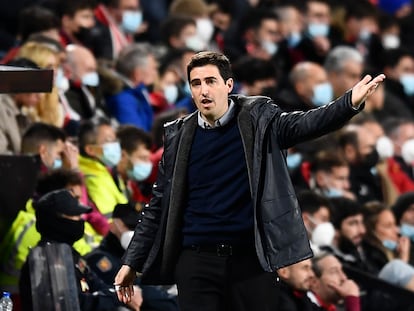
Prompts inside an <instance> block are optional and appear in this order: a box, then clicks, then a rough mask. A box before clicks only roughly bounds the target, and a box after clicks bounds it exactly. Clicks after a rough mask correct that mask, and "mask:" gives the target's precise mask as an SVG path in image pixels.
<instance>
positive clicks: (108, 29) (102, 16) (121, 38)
mask: <svg viewBox="0 0 414 311" xmlns="http://www.w3.org/2000/svg"><path fill="white" fill-rule="evenodd" d="M95 18H96V23H95V26H94V27H93V28H92V29H91V30H90V31H89V32H88V33H87V34H85V36H84V38H82V39H81V40H80V41H81V42H82V43H83V45H85V46H86V47H87V48H89V49H90V50H91V51H92V53H93V54H94V55H95V57H96V58H103V59H106V60H114V59H116V58H117V57H118V54H119V53H120V52H121V50H122V49H123V48H125V47H127V46H128V45H130V44H131V43H132V42H134V36H136V35H139V34H142V33H144V32H145V31H146V30H147V27H148V25H147V23H146V22H144V19H143V14H142V10H141V6H140V1H139V0H103V1H100V4H99V5H98V6H97V7H96V9H95ZM79 39H80V38H79Z"/></svg>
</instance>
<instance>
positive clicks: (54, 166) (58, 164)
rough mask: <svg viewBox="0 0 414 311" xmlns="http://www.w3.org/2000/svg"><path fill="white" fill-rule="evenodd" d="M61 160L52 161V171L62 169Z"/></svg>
mask: <svg viewBox="0 0 414 311" xmlns="http://www.w3.org/2000/svg"><path fill="white" fill-rule="evenodd" d="M62 164H63V163H62V159H55V160H54V161H53V169H54V170H57V169H59V168H61V167H62Z"/></svg>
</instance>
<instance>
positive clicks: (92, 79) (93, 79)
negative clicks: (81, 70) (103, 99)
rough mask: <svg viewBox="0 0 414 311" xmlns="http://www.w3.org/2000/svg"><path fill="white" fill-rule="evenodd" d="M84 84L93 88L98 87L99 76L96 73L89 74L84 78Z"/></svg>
mask: <svg viewBox="0 0 414 311" xmlns="http://www.w3.org/2000/svg"><path fill="white" fill-rule="evenodd" d="M82 84H83V85H87V86H92V87H97V86H98V85H99V76H98V73H97V72H96V71H93V72H88V73H86V74H84V75H83V77H82Z"/></svg>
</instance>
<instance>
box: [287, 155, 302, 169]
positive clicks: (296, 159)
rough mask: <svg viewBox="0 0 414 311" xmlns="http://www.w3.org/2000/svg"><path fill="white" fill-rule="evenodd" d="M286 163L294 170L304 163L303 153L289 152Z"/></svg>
mask: <svg viewBox="0 0 414 311" xmlns="http://www.w3.org/2000/svg"><path fill="white" fill-rule="evenodd" d="M286 163H287V166H288V168H289V170H294V169H296V168H297V167H299V165H300V164H301V163H302V155H301V154H300V153H299V152H295V153H291V154H288V155H287V157H286Z"/></svg>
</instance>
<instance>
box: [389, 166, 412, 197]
mask: <svg viewBox="0 0 414 311" xmlns="http://www.w3.org/2000/svg"><path fill="white" fill-rule="evenodd" d="M387 167H388V175H389V176H390V178H391V181H392V182H393V184H394V185H395V187H396V188H397V190H398V191H399V192H400V194H401V193H405V192H409V191H414V181H413V180H412V179H411V178H410V177H408V175H407V174H406V173H405V172H404V171H403V170H402V169H401V166H400V164H399V163H398V162H397V161H396V160H395V159H394V158H388V159H387Z"/></svg>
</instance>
